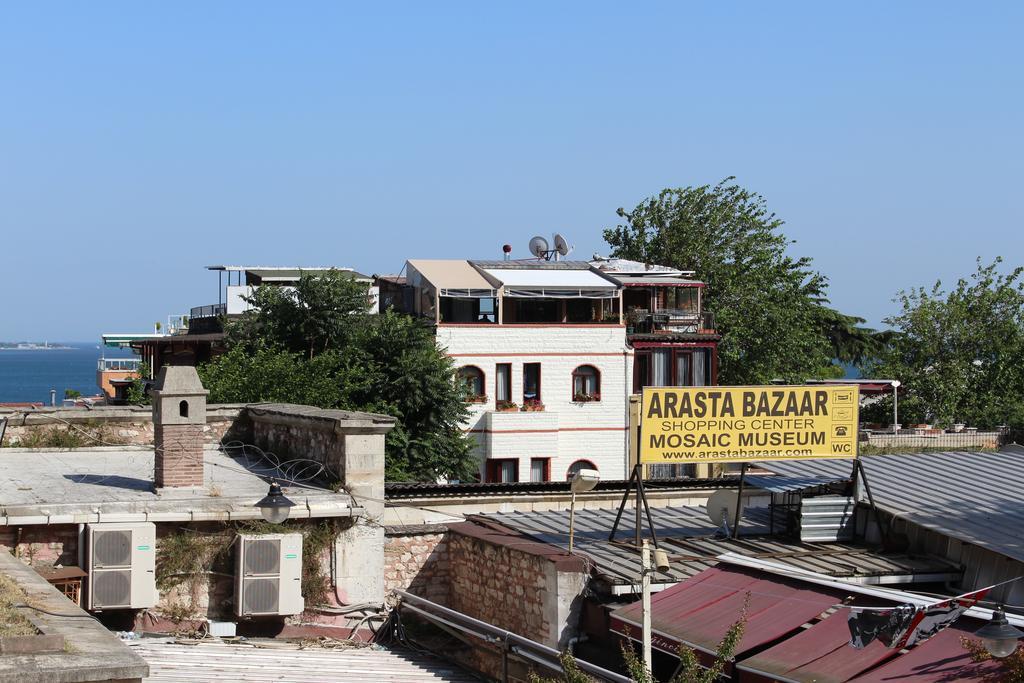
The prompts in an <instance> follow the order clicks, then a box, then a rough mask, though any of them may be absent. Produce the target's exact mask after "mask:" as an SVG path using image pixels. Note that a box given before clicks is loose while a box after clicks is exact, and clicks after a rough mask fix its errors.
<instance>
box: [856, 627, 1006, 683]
mask: <svg viewBox="0 0 1024 683" xmlns="http://www.w3.org/2000/svg"><path fill="white" fill-rule="evenodd" d="M980 627H981V622H978V621H974V620H971V619H964V620H962V621H959V622H957V624H956V626H951V627H949V628H947V629H946V630H945V631H942V632H941V633H939V634H938V635H935V636H932V637H931V638H929V639H928V640H926V641H925V642H923V643H921V644H920V645H918V646H917V647H915V648H914V649H912V650H911V651H910V652H908V653H906V654H904V655H900V656H899V657H897V658H896V659H894V660H893V661H891V662H888V663H886V664H884V665H882V666H880V667H878V668H877V669H875V670H873V671H871V672H869V673H866V674H864V675H863V676H859V677H858V678H854V679H853V680H852V681H850V683H894V682H895V681H898V682H899V683H950V681H958V682H960V681H991V680H999V678H998V677H997V676H996V677H994V676H993V675H994V674H998V672H999V664H997V663H996V662H994V661H992V660H989V661H987V662H982V663H980V664H975V663H974V662H972V661H971V657H970V655H969V654H968V652H967V651H966V650H965V649H964V648H963V646H962V645H960V638H962V637H971V636H972V635H973V632H974V631H975V630H977V629H978V628H980ZM851 649H852V648H851Z"/></svg>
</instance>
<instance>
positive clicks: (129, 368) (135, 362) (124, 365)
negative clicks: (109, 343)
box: [96, 358, 142, 372]
mask: <svg viewBox="0 0 1024 683" xmlns="http://www.w3.org/2000/svg"><path fill="white" fill-rule="evenodd" d="M141 363H142V359H141V358H100V359H99V360H98V361H96V369H97V370H98V371H100V372H138V371H139V365H140V364H141Z"/></svg>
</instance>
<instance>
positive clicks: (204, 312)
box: [189, 304, 228, 320]
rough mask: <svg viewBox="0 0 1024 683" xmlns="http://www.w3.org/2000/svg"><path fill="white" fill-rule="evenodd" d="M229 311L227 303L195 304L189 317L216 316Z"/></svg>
mask: <svg viewBox="0 0 1024 683" xmlns="http://www.w3.org/2000/svg"><path fill="white" fill-rule="evenodd" d="M227 311H228V308H227V305H226V304H210V305H209V306H194V307H193V308H192V312H191V313H190V314H189V318H191V319H193V320H194V319H196V318H216V317H217V316H221V315H225V314H226V313H227Z"/></svg>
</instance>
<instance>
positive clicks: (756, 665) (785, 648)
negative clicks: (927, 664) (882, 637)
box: [737, 600, 899, 683]
mask: <svg viewBox="0 0 1024 683" xmlns="http://www.w3.org/2000/svg"><path fill="white" fill-rule="evenodd" d="M885 604H887V603H886V602H885V601H880V600H873V601H872V602H871V605H879V606H881V605H885ZM849 615H850V612H849V610H846V609H840V610H838V611H837V612H835V613H834V614H832V615H831V616H829V617H828V618H826V619H824V620H823V621H821V622H819V623H817V624H815V625H814V626H812V627H811V628H809V629H806V630H804V631H802V632H800V633H798V634H796V635H795V636H793V637H792V638H787V639H786V640H784V641H783V642H781V643H779V644H778V645H776V646H775V647H771V648H769V649H767V650H765V651H764V652H761V653H758V654H756V655H754V656H753V657H750V658H748V659H744V660H743V661H742V662H740V663H739V664H737V668H738V669H740V670H741V671H744V672H751V673H757V674H761V675H763V676H765V677H767V678H770V679H772V680H776V679H778V680H784V681H815V682H816V683H843V681H847V680H849V679H850V678H852V677H854V676H857V675H859V674H861V673H863V672H865V671H867V670H868V669H870V668H871V667H873V666H875V665H877V664H878V663H880V662H884V661H885V660H887V659H891V658H892V657H895V656H896V655H898V654H899V651H898V650H890V649H889V648H887V647H886V646H885V645H883V644H882V643H881V641H878V640H876V641H873V642H872V643H870V644H869V645H868V646H867V647H865V648H864V649H862V650H857V649H855V648H853V647H851V646H850V627H849V626H848V625H847V618H848V617H849ZM744 678H745V677H744Z"/></svg>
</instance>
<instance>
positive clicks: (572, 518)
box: [569, 470, 601, 555]
mask: <svg viewBox="0 0 1024 683" xmlns="http://www.w3.org/2000/svg"><path fill="white" fill-rule="evenodd" d="M599 481H601V474H600V473H599V472H598V471H597V470H580V471H579V472H577V473H576V474H574V475H572V479H571V480H570V481H569V490H570V491H572V503H570V504H569V554H570V555H571V554H572V537H573V530H574V528H575V524H576V494H577V493H583V492H584V491H590V490H591V489H593V488H594V487H595V486H597V482H599Z"/></svg>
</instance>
